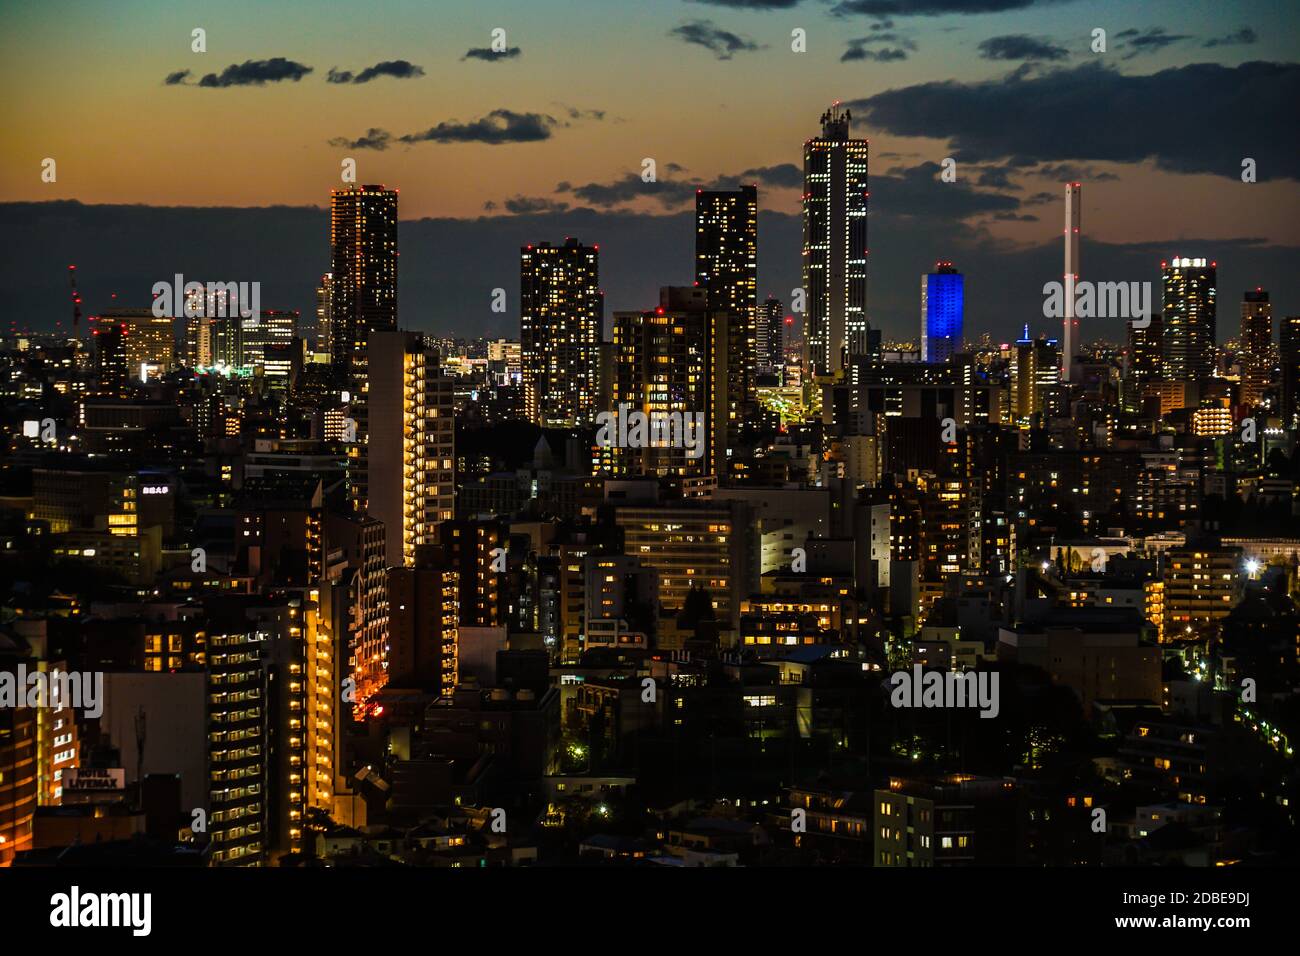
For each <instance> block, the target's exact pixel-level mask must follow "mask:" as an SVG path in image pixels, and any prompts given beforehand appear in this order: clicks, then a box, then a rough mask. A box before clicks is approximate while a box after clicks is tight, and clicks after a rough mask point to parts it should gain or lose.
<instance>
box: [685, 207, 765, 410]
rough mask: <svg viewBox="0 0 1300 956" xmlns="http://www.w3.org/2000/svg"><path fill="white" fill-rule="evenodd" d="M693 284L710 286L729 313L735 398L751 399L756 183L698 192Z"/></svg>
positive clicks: (716, 303) (712, 304)
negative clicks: (736, 385)
mask: <svg viewBox="0 0 1300 956" xmlns="http://www.w3.org/2000/svg"><path fill="white" fill-rule="evenodd" d="M695 284H696V285H697V286H701V287H702V288H704V289H707V290H708V293H709V308H711V309H722V310H725V311H727V312H730V313H731V316H732V317H731V319H730V320H729V323H728V324H729V328H730V335H729V348H730V359H729V364H730V365H731V367H732V368H733V369H734V375H735V378H736V381H737V384H738V385H739V391H738V393H737V394H736V396H734V398H735V401H736V403H737V404H739V403H740V402H743V401H752V400H753V398H754V377H755V375H756V374H757V369H758V364H759V356H758V329H757V320H758V189H757V187H755V186H741V187H740V188H739V189H724V190H703V189H702V190H699V191H697V192H696V194H695Z"/></svg>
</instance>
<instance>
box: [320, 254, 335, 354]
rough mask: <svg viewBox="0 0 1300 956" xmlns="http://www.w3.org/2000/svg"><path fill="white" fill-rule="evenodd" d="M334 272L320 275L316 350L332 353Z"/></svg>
mask: <svg viewBox="0 0 1300 956" xmlns="http://www.w3.org/2000/svg"><path fill="white" fill-rule="evenodd" d="M333 323H334V273H332V272H327V273H325V274H324V275H323V276H321V277H320V282H319V284H317V286H316V351H317V352H319V353H322V354H324V355H329V354H330V348H331V344H332V343H333V340H334V332H333V328H334V325H333Z"/></svg>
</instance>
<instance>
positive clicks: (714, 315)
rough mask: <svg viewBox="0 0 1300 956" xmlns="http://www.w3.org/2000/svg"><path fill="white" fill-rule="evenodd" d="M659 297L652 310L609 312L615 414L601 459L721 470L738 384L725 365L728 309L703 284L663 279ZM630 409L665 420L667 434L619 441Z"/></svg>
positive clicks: (639, 466)
mask: <svg viewBox="0 0 1300 956" xmlns="http://www.w3.org/2000/svg"><path fill="white" fill-rule="evenodd" d="M659 300H660V305H659V307H658V308H656V309H654V310H652V311H649V312H618V313H616V314H615V316H614V363H615V364H614V374H613V381H612V404H613V408H612V409H611V411H613V412H616V413H618V415H619V420H618V421H617V422H615V423H614V424H615V426H617V428H616V430H615V429H611V434H610V436H609V438H610V439H611V444H609V445H608V446H607V447H605V448H602V449H601V450H600V452H601V455H602V457H603V459H604V460H603V461H602V465H603V466H604V469H605V470H608V471H609V473H611V474H615V475H657V476H660V477H688V476H691V477H702V476H706V475H714V476H717V477H719V478H721V477H722V476H724V475H726V473H727V471H726V468H727V459H726V448H727V439H726V436H727V430H728V425H729V423H730V416H729V410H730V409H731V408H733V407H734V404H735V403H734V401H733V400H732V398H731V395H730V394H729V393H730V391H731V389H732V388H733V387H734V388H739V383H738V382H737V381H736V380H735V378H734V377H733V376H732V375H730V374H729V372H730V369H729V367H728V361H729V359H730V357H731V354H732V353H731V350H730V349H729V348H728V343H729V341H730V336H729V335H728V331H729V330H728V323H729V321H730V320H731V319H732V318H734V313H732V312H729V311H727V310H723V309H711V308H709V307H708V294H707V292H706V290H705V289H704V288H703V287H701V286H693V287H692V286H683V287H665V288H663V289H660V290H659ZM635 412H641V413H643V414H644V415H646V416H647V418H648V419H649V420H650V421H659V422H663V423H667V425H668V426H669V433H668V434H667V436H666V437H663V436H661V438H660V440H655V441H647V442H637V441H631V440H629V441H627V442H624V441H623V440H622V437H621V436H622V435H623V434H624V432H623V429H624V427H625V425H626V424H627V422H625V419H626V418H627V417H628V416H630V415H632V414H633V413H635ZM688 423H689V425H690V429H691V430H690V432H689V433H688V432H687V431H686V430H685V429H686V427H687V425H688ZM674 429H675V430H674ZM626 434H628V435H629V436H630V435H631V434H632V433H631V432H630V431H629V432H627V433H626ZM647 434H648V428H647ZM675 436H676V437H675ZM597 437H598V438H599V436H597ZM676 438H680V439H681V440H680V441H678V440H676ZM688 445H689V446H690V447H688ZM693 448H694V449H698V454H692V449H693Z"/></svg>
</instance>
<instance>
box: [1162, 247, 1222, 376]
mask: <svg viewBox="0 0 1300 956" xmlns="http://www.w3.org/2000/svg"><path fill="white" fill-rule="evenodd" d="M1217 265H1218V264H1217V263H1214V262H1209V261H1207V260H1205V259H1187V258H1179V257H1174V258H1173V259H1170V260H1169V261H1168V262H1162V263H1160V268H1161V270H1162V280H1163V281H1162V289H1163V294H1162V300H1163V307H1162V309H1161V312H1162V313H1163V317H1164V332H1163V340H1162V349H1163V363H1162V371H1163V373H1164V377H1165V378H1167V379H1169V380H1170V381H1181V382H1186V381H1196V380H1198V379H1203V378H1209V377H1210V372H1211V370H1212V369H1213V368H1214V347H1215V341H1216V340H1215V334H1216V323H1215V284H1216V282H1217V272H1218V270H1217Z"/></svg>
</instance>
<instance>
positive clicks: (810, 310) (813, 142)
mask: <svg viewBox="0 0 1300 956" xmlns="http://www.w3.org/2000/svg"><path fill="white" fill-rule="evenodd" d="M851 119H852V114H851V113H850V112H849V111H848V110H844V111H841V110H840V109H839V107H838V106H836V107H833V108H832V109H829V110H827V111H826V112H825V113H823V114H822V117H821V124H822V134H821V136H819V137H817V138H815V139H810V140H808V141H807V142H805V143H804V152H803V168H804V190H803V192H804V196H803V285H804V290H805V293H806V296H807V302H806V305H807V314H806V323H805V328H806V332H805V335H806V338H807V342H808V352H809V362H810V365H811V368H812V370H813V372H815V373H817V374H823V375H825V374H830V373H834V372H838V371H839V370H840V369H841V368H843V367H844V357H845V355H846V353H847V354H848V355H850V356H853V355H866V354H868V351H869V342H868V336H867V333H868V330H869V328H870V325H869V323H868V322H867V141H866V140H863V139H850V138H849V122H850V120H851Z"/></svg>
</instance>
